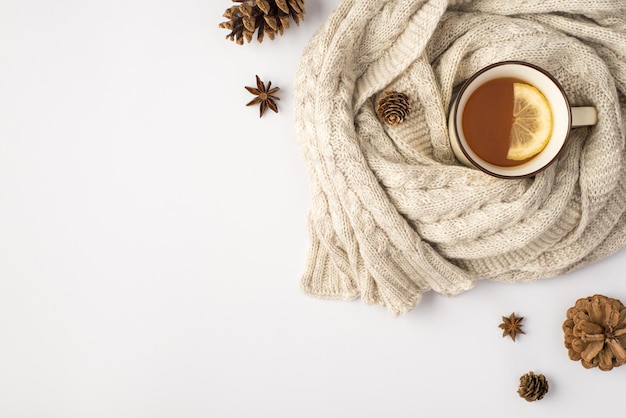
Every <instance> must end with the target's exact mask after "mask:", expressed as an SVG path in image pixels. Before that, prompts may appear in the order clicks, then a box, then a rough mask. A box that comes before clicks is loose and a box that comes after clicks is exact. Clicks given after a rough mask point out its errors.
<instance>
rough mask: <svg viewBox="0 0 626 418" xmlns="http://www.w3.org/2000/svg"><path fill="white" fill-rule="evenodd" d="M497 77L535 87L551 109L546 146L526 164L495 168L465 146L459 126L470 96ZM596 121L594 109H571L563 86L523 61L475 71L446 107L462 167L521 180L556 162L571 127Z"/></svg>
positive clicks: (455, 151)
mask: <svg viewBox="0 0 626 418" xmlns="http://www.w3.org/2000/svg"><path fill="white" fill-rule="evenodd" d="M498 78H515V79H519V80H521V81H524V82H526V83H528V84H530V85H532V86H535V87H536V88H538V89H539V90H540V91H541V93H543V95H544V96H545V97H546V99H547V100H548V103H549V104H550V107H551V110H552V118H553V126H552V134H551V137H550V140H549V142H548V144H547V145H546V147H545V148H544V149H543V150H542V151H541V152H540V153H539V154H537V155H536V156H535V157H533V158H531V159H530V160H529V161H526V162H523V163H521V164H518V165H514V166H510V167H503V166H498V165H495V164H492V163H489V162H487V161H485V160H484V159H482V158H480V157H479V156H478V155H477V154H476V153H475V152H474V151H473V150H472V149H471V148H470V147H469V145H468V144H467V141H466V139H465V135H464V134H463V127H462V126H463V125H462V123H461V122H462V120H463V112H464V110H465V105H466V104H467V101H468V99H469V97H470V96H471V95H472V93H473V92H474V91H476V89H477V88H478V87H480V86H481V85H483V84H485V83H486V82H488V81H490V80H494V79H498ZM597 119H598V117H597V111H596V109H595V108H594V107H571V106H570V104H569V101H568V99H567V96H566V95H565V91H564V90H563V87H562V86H561V85H560V84H559V82H558V81H557V80H556V79H555V78H554V77H553V76H552V75H551V74H550V73H548V72H547V71H546V70H544V69H542V68H540V67H538V66H536V65H533V64H530V63H527V62H522V61H503V62H498V63H495V64H492V65H489V66H487V67H485V68H483V69H481V70H479V71H478V72H476V73H475V74H474V75H472V76H471V77H470V78H469V79H468V80H467V81H466V82H465V83H464V84H463V85H462V86H461V89H460V90H459V92H458V95H457V96H456V98H455V99H454V102H453V103H452V106H451V108H450V114H449V118H448V131H449V134H450V145H451V146H452V150H453V151H454V155H455V156H456V157H457V159H458V160H459V161H461V162H462V163H463V164H465V165H467V166H470V167H476V168H478V169H480V170H482V171H484V172H485V173H487V174H491V175H493V176H496V177H501V178H523V177H530V176H534V175H535V174H537V173H538V172H540V171H542V170H544V169H545V168H547V167H548V166H549V165H550V164H552V163H553V162H554V161H555V160H556V159H557V157H558V155H559V154H560V153H561V150H562V149H563V147H564V146H565V143H566V142H567V138H568V136H569V132H570V129H571V128H573V127H577V126H590V125H595V124H596V123H597Z"/></svg>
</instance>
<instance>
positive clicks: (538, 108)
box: [506, 83, 552, 161]
mask: <svg viewBox="0 0 626 418" xmlns="http://www.w3.org/2000/svg"><path fill="white" fill-rule="evenodd" d="M513 101H514V103H513V125H512V127H511V137H510V139H511V145H510V146H509V151H508V154H507V156H506V157H507V158H508V159H509V160H515V161H520V160H526V159H528V158H531V157H533V156H535V155H537V154H539V153H540V152H541V151H542V150H543V149H544V148H545V147H546V145H547V144H548V142H549V141H550V135H551V134H552V110H551V109H550V104H548V100H547V99H546V98H545V96H544V95H543V94H542V93H541V92H540V91H539V90H538V89H537V88H536V87H533V86H531V85H529V84H524V83H514V84H513Z"/></svg>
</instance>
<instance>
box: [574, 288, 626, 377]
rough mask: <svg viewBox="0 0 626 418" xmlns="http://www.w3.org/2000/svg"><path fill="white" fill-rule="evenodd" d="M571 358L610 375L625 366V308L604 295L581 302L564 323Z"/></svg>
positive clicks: (579, 301) (582, 299)
mask: <svg viewBox="0 0 626 418" xmlns="http://www.w3.org/2000/svg"><path fill="white" fill-rule="evenodd" d="M563 332H564V334H565V347H566V348H567V350H568V356H569V358H570V359H572V360H574V361H578V360H580V362H581V363H582V365H583V367H585V368H587V369H590V368H593V367H598V368H599V369H600V370H603V371H609V370H611V369H613V367H618V366H621V365H623V364H626V307H624V305H623V304H622V303H621V302H620V301H619V300H617V299H612V298H608V297H606V296H603V295H594V296H589V297H586V298H581V299H578V300H577V301H576V304H575V305H574V306H572V307H571V308H569V309H568V310H567V318H566V320H565V322H563Z"/></svg>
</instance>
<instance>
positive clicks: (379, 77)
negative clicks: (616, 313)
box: [295, 0, 626, 315]
mask: <svg viewBox="0 0 626 418" xmlns="http://www.w3.org/2000/svg"><path fill="white" fill-rule="evenodd" d="M504 60H522V61H528V62H531V63H534V64H537V65H539V66H541V67H543V68H545V69H546V70H548V71H549V72H551V73H552V74H553V75H554V76H555V77H556V78H557V79H558V80H559V81H560V82H561V84H562V85H563V87H564V88H565V90H566V92H567V95H568V97H569V99H570V101H571V103H572V104H573V105H592V106H595V107H596V108H597V110H598V119H599V120H598V124H597V125H596V126H594V127H592V128H576V129H575V130H573V131H572V133H571V135H570V140H569V142H568V144H567V147H566V149H565V151H564V153H563V154H562V155H561V157H560V159H559V160H558V161H557V162H556V163H555V164H553V165H552V166H551V167H550V168H548V169H547V170H546V171H544V172H542V173H540V174H539V175H537V176H536V177H534V178H530V179H524V180H503V179H498V178H495V177H491V176H489V175H487V174H484V173H482V172H480V171H479V170H476V169H472V168H467V167H465V166H462V165H461V164H460V163H458V162H457V161H456V160H455V158H454V156H453V153H452V150H451V149H450V146H449V142H448V132H447V123H446V121H447V109H448V106H449V104H450V101H451V96H452V92H453V89H454V88H455V87H456V86H458V85H459V84H460V83H462V82H463V81H464V80H465V79H467V78H468V77H469V76H470V75H471V74H473V73H474V72H475V71H477V70H479V69H480V68H482V67H484V66H486V65H489V64H492V63H494V62H497V61H504ZM295 86H296V91H295V109H296V126H297V132H298V140H299V143H300V146H301V150H302V154H303V157H304V160H305V162H306V164H307V168H308V170H309V174H310V187H311V193H312V200H311V211H310V215H309V223H310V239H311V249H310V253H309V255H308V260H307V262H306V267H305V271H304V274H303V277H302V280H301V286H302V288H303V289H304V290H305V291H306V292H308V293H310V294H312V295H316V296H320V297H325V298H336V299H354V298H357V297H360V298H361V299H362V300H363V301H364V302H365V303H368V304H380V305H383V306H385V307H387V309H388V310H389V312H390V313H391V314H393V315H398V314H401V313H405V312H408V311H410V310H411V309H412V308H413V307H414V306H415V305H416V304H417V303H418V302H419V301H420V299H421V295H422V294H423V293H424V292H427V291H430V290H434V291H436V292H439V293H442V294H447V295H453V294H458V293H460V292H463V291H465V290H468V289H470V288H471V287H472V286H473V285H474V284H475V283H476V281H477V280H480V279H491V280H501V281H507V282H519V281H530V280H536V279H542V278H548V277H553V276H557V275H562V274H564V273H566V272H568V271H571V270H573V269H576V268H579V267H582V266H584V265H586V264H588V263H591V262H594V261H597V260H600V259H603V258H605V257H607V256H609V255H611V254H614V253H615V252H617V251H618V250H619V249H621V248H623V247H624V246H625V245H626V150H625V144H624V143H625V140H624V138H625V130H626V129H625V123H624V121H625V120H626V0H593V1H590V0H544V1H524V0H517V1H516V0H509V1H501V0H483V1H481V0H475V1H471V0H470V1H458V0H457V1H450V2H448V1H446V0H428V1H426V0H344V1H343V3H342V4H340V6H339V7H338V9H337V10H335V11H334V13H333V14H332V15H331V16H330V18H329V19H328V20H327V21H326V22H325V24H324V25H323V27H322V28H320V30H319V31H318V32H317V33H316V34H315V36H314V37H313V38H312V40H311V41H310V43H309V45H308V46H307V47H306V49H305V51H304V52H303V55H302V58H301V61H300V65H299V68H298V72H297V76H296V80H295ZM385 90H394V91H399V92H403V93H406V94H407V95H408V96H409V97H410V99H411V113H410V115H409V116H408V117H407V119H406V120H405V122H404V123H402V124H400V125H397V126H393V127H391V126H388V125H386V124H384V123H383V122H382V121H381V120H380V119H379V117H378V116H377V115H376V102H377V100H378V99H379V98H380V97H381V96H382V95H383V92H384V91H385Z"/></svg>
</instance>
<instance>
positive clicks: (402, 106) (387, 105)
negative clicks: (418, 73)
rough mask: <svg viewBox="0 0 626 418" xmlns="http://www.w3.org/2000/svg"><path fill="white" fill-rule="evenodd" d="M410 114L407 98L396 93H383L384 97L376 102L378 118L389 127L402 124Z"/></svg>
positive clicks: (402, 94)
mask: <svg viewBox="0 0 626 418" xmlns="http://www.w3.org/2000/svg"><path fill="white" fill-rule="evenodd" d="M410 112H411V105H410V104H409V96H407V95H406V94H404V93H400V92H397V91H385V96H384V97H382V98H381V99H380V100H378V107H377V108H376V113H378V116H380V117H381V119H382V120H383V121H384V122H385V123H386V124H387V125H391V126H396V125H397V124H399V123H402V122H403V121H404V118H406V117H407V116H408V114H409V113H410Z"/></svg>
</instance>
